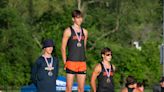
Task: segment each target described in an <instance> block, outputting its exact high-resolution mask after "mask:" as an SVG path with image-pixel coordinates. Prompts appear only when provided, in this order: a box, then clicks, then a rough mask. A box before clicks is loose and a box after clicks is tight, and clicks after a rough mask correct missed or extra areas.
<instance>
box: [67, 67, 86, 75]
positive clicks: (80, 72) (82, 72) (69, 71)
mask: <svg viewBox="0 0 164 92" xmlns="http://www.w3.org/2000/svg"><path fill="white" fill-rule="evenodd" d="M66 73H69V74H86V71H79V72H75V71H72V70H70V69H68V68H66Z"/></svg>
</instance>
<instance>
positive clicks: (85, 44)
mask: <svg viewBox="0 0 164 92" xmlns="http://www.w3.org/2000/svg"><path fill="white" fill-rule="evenodd" d="M83 30H84V35H85V39H84V46H85V49H86V46H87V39H88V31H87V30H86V29H83Z"/></svg>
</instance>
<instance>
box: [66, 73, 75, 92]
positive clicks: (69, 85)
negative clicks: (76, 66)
mask: <svg viewBox="0 0 164 92" xmlns="http://www.w3.org/2000/svg"><path fill="white" fill-rule="evenodd" d="M74 76H75V75H74V74H67V78H66V79H67V81H66V91H65V92H72V84H73V80H74Z"/></svg>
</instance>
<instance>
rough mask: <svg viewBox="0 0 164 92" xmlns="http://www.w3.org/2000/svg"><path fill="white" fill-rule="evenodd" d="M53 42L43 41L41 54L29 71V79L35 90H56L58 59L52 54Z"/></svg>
mask: <svg viewBox="0 0 164 92" xmlns="http://www.w3.org/2000/svg"><path fill="white" fill-rule="evenodd" d="M53 47H54V43H53V40H51V39H47V40H45V41H44V42H43V48H42V49H43V54H42V55H41V56H40V57H39V58H38V59H37V60H36V62H35V64H34V66H33V67H32V71H31V73H32V74H31V79H32V82H33V83H34V84H35V86H36V88H37V92H56V79H57V75H58V60H57V58H56V57H54V56H52V51H53Z"/></svg>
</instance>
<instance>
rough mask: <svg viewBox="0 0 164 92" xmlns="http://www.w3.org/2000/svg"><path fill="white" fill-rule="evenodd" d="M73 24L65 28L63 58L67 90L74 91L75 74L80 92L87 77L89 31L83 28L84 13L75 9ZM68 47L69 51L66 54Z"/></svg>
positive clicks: (82, 90) (68, 91) (67, 91)
mask: <svg viewBox="0 0 164 92" xmlns="http://www.w3.org/2000/svg"><path fill="white" fill-rule="evenodd" d="M72 20H73V25H72V26H71V27H68V28H66V29H65V31H64V34H63V39H62V47H61V51H62V58H63V61H64V65H65V68H64V69H65V70H66V73H67V76H66V78H67V81H66V92H72V84H73V80H74V76H75V75H76V77H77V82H78V92H84V85H85V78H86V68H87V67H86V57H85V50H86V43H87V37H88V32H87V30H86V29H84V28H81V23H82V21H83V18H82V13H81V12H80V11H79V10H74V11H73V13H72ZM66 47H67V49H68V53H67V55H66Z"/></svg>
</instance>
